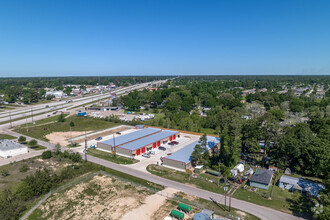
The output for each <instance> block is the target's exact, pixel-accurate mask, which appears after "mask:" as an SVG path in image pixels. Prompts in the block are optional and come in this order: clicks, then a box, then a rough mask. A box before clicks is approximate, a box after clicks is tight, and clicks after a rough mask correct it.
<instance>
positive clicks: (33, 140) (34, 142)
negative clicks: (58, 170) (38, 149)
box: [29, 139, 38, 147]
mask: <svg viewBox="0 0 330 220" xmlns="http://www.w3.org/2000/svg"><path fill="white" fill-rule="evenodd" d="M37 144H38V142H37V141H36V140H35V139H32V140H31V141H29V146H30V147H34V146H36V145H37Z"/></svg>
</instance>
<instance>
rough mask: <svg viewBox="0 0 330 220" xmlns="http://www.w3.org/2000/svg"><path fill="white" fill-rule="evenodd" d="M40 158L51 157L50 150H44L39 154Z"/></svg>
mask: <svg viewBox="0 0 330 220" xmlns="http://www.w3.org/2000/svg"><path fill="white" fill-rule="evenodd" d="M41 157H42V159H49V158H51V157H52V152H51V151H50V150H47V151H44V152H43V153H42V155H41Z"/></svg>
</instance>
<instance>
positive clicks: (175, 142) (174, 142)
mask: <svg viewBox="0 0 330 220" xmlns="http://www.w3.org/2000/svg"><path fill="white" fill-rule="evenodd" d="M171 143H172V144H175V145H178V144H179V142H177V141H172V142H171Z"/></svg>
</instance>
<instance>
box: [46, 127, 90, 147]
mask: <svg viewBox="0 0 330 220" xmlns="http://www.w3.org/2000/svg"><path fill="white" fill-rule="evenodd" d="M86 133H88V132H86ZM83 134H85V132H83V131H72V137H73V138H74V137H77V136H79V135H83ZM45 137H46V138H47V139H48V140H49V142H50V143H52V144H57V143H59V144H60V145H61V146H67V145H69V144H70V143H69V141H68V139H69V138H71V132H53V133H50V134H47V135H46V136H45Z"/></svg>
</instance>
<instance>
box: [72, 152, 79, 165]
mask: <svg viewBox="0 0 330 220" xmlns="http://www.w3.org/2000/svg"><path fill="white" fill-rule="evenodd" d="M70 159H71V160H72V162H74V163H78V162H80V160H81V155H80V154H79V153H78V152H76V153H72V154H70Z"/></svg>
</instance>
